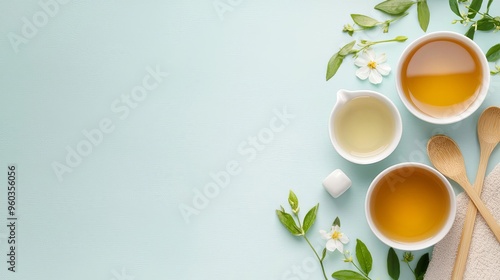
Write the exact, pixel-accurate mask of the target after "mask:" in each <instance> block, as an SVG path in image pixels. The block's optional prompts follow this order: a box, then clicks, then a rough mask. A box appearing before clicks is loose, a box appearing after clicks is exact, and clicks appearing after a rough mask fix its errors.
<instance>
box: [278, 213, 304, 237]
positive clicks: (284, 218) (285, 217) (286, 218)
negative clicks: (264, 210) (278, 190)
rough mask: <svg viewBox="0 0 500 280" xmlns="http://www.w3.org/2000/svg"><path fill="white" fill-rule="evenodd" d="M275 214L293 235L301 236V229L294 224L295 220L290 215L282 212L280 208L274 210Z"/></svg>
mask: <svg viewBox="0 0 500 280" xmlns="http://www.w3.org/2000/svg"><path fill="white" fill-rule="evenodd" d="M276 215H278V219H279V220H280V222H281V223H282V224H283V225H284V226H285V228H286V229H288V231H289V232H290V233H291V234H293V235H295V236H301V235H303V233H302V230H301V229H300V228H299V227H298V226H297V224H295V220H294V219H293V217H292V215H290V214H288V213H286V212H283V211H281V210H276Z"/></svg>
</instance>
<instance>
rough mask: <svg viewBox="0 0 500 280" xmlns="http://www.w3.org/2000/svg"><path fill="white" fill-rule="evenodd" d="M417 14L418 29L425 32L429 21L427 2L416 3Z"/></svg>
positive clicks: (422, 0)
mask: <svg viewBox="0 0 500 280" xmlns="http://www.w3.org/2000/svg"><path fill="white" fill-rule="evenodd" d="M417 14H418V23H419V24H420V28H422V30H423V31H424V32H426V31H427V27H428V26H429V21H430V19H431V12H430V11H429V6H427V0H421V1H418V2H417Z"/></svg>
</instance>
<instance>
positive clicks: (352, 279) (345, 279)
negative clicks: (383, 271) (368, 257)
mask: <svg viewBox="0 0 500 280" xmlns="http://www.w3.org/2000/svg"><path fill="white" fill-rule="evenodd" d="M332 277H333V278H335V279H337V280H365V279H368V278H366V277H365V276H363V275H362V274H359V273H357V272H356V271H352V270H339V271H336V272H334V273H333V274H332Z"/></svg>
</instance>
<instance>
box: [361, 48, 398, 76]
mask: <svg viewBox="0 0 500 280" xmlns="http://www.w3.org/2000/svg"><path fill="white" fill-rule="evenodd" d="M386 60H387V57H386V56H385V53H383V54H381V55H380V56H377V55H376V54H375V52H374V51H373V50H371V49H368V50H366V51H364V52H363V53H361V55H360V56H358V58H356V60H355V61H354V64H355V65H356V66H358V67H361V68H359V69H358V70H357V71H356V76H357V77H358V78H360V79H361V80H366V78H368V79H369V81H370V83H372V84H380V83H381V82H382V75H384V76H387V75H388V74H389V72H391V67H390V66H389V65H387V64H383V63H384V62H385V61H386Z"/></svg>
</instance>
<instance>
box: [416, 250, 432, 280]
mask: <svg viewBox="0 0 500 280" xmlns="http://www.w3.org/2000/svg"><path fill="white" fill-rule="evenodd" d="M427 267H429V253H425V254H424V255H422V257H420V259H419V260H418V263H417V266H416V267H415V277H416V278H417V280H423V279H424V275H425V272H426V271H427Z"/></svg>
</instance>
